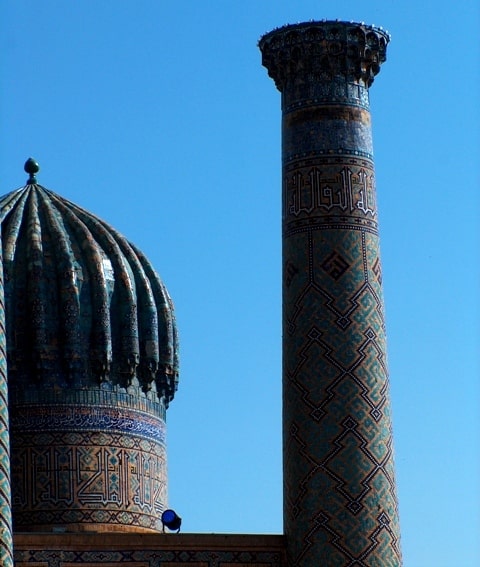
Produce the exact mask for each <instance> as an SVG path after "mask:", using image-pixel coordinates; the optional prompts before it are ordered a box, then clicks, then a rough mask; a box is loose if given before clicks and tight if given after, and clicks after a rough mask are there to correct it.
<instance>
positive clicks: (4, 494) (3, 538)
mask: <svg viewBox="0 0 480 567" xmlns="http://www.w3.org/2000/svg"><path fill="white" fill-rule="evenodd" d="M0 244H1V239H0ZM3 297H4V295H3V269H2V262H1V246H0V563H1V565H2V566H5V567H11V566H12V565H13V546H12V511H11V507H10V497H11V494H10V435H9V427H8V383H7V348H6V346H7V345H6V336H5V305H4V299H3Z"/></svg>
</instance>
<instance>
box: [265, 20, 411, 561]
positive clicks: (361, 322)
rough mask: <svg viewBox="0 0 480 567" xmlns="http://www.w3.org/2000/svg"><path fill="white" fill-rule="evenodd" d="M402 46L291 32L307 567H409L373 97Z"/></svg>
mask: <svg viewBox="0 0 480 567" xmlns="http://www.w3.org/2000/svg"><path fill="white" fill-rule="evenodd" d="M388 40H389V38H388V36H387V35H386V34H385V33H384V32H383V31H381V30H379V29H376V28H372V27H370V26H365V25H363V24H346V23H342V22H311V23H308V24H298V25H294V26H286V27H285V28H280V29H279V30H275V31H273V32H271V33H270V34H267V35H266V36H264V38H262V40H261V41H260V49H261V50H262V55H263V64H264V65H265V66H266V67H267V69H268V71H269V74H270V76H271V77H272V78H273V79H274V80H275V83H276V85H277V87H278V89H279V90H280V91H281V92H282V110H283V114H282V124H283V130H282V149H283V153H282V159H283V195H282V211H283V213H282V216H283V341H284V342H283V424H284V436H283V438H284V523H285V534H286V536H287V553H288V557H289V564H290V565H292V566H293V565H295V566H296V567H317V566H318V565H325V566H342V567H343V566H345V567H347V566H350V567H353V566H355V567H367V566H368V567H373V566H382V567H387V566H388V567H394V566H395V567H396V566H399V565H401V553H400V547H399V526H398V512H397V500H396V491H395V478H394V470H393V454H392V453H393V451H392V433H391V416H390V400H389V388H388V370H387V361H386V343H385V324H384V316H383V296H382V288H381V261H380V251H379V242H378V211H377V204H376V187H375V173H374V163H373V144H372V136H371V126H370V122H371V120H370V112H369V97H368V88H369V86H370V85H371V84H372V82H373V79H374V76H375V75H376V74H377V73H378V71H379V69H380V64H381V63H382V62H383V61H384V60H385V57H386V55H385V51H386V44H387V42H388Z"/></svg>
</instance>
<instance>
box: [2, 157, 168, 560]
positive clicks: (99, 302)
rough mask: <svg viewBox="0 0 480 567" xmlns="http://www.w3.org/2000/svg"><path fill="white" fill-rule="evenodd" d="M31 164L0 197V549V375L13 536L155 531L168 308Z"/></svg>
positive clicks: (128, 250) (148, 277)
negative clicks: (59, 530)
mask: <svg viewBox="0 0 480 567" xmlns="http://www.w3.org/2000/svg"><path fill="white" fill-rule="evenodd" d="M32 166H34V168H33V169H35V171H37V170H38V165H37V164H35V163H34V162H33V160H31V159H30V160H28V161H27V163H26V165H25V167H26V171H27V172H28V173H30V178H29V180H28V182H27V185H26V186H24V187H22V188H21V189H19V190H16V191H13V192H11V193H9V194H7V195H4V196H3V197H1V198H0V225H1V226H0V229H1V254H2V256H1V266H0V267H1V274H0V275H2V280H1V283H2V286H1V287H0V301H1V305H0V325H1V327H2V328H1V329H0V331H1V333H0V334H1V340H2V341H3V342H2V343H0V421H2V423H0V425H1V426H2V427H1V434H0V524H3V525H4V527H5V529H4V537H2V538H0V539H1V540H2V541H3V542H4V543H2V545H5V546H6V547H8V545H10V544H8V538H9V535H8V534H9V533H10V529H7V527H6V526H7V525H8V524H9V520H8V517H7V512H8V508H9V504H8V503H7V499H9V492H10V490H9V488H8V486H7V480H8V476H7V473H8V466H9V456H8V448H9V443H8V436H7V431H8V429H7V423H8V419H7V417H6V415H7V414H6V413H5V419H3V415H4V414H3V413H2V411H3V409H5V411H6V406H5V404H6V400H7V391H6V388H3V382H2V379H6V374H7V372H6V371H7V369H8V384H9V392H8V404H9V418H10V446H11V456H10V460H11V464H10V466H11V475H12V480H13V484H12V485H13V486H14V490H13V494H12V509H13V523H14V526H15V528H16V529H17V530H23V531H29V530H35V529H42V530H50V531H51V529H52V526H53V527H54V526H68V527H69V529H71V530H72V529H78V530H80V531H82V530H85V529H97V530H98V529H106V526H107V525H110V529H113V530H117V531H128V530H136V531H142V530H143V531H158V530H160V529H161V526H160V515H161V513H162V511H163V509H164V508H165V506H166V486H167V477H166V464H165V460H166V457H165V411H166V408H167V407H168V404H169V402H170V401H171V400H172V399H173V397H174V394H175V391H176V388H177V383H178V338H177V331H176V324H175V316H174V312H173V304H172V301H171V299H170V296H169V295H168V292H167V290H166V289H165V286H164V284H163V282H162V281H161V279H160V278H159V276H158V275H157V274H156V273H155V271H154V269H153V267H152V266H151V264H150V262H149V261H148V260H147V259H146V258H145V256H144V255H143V254H142V253H141V252H140V251H139V250H138V249H137V248H136V247H135V246H134V245H133V244H131V243H130V242H128V241H127V240H126V238H124V237H123V236H122V235H120V234H119V233H118V232H117V231H116V230H115V229H113V228H112V227H110V226H109V225H108V224H107V223H105V222H104V221H102V220H101V219H99V218H98V217H95V216H94V215H92V214H91V213H89V212H87V211H86V210H84V209H82V208H81V207H79V206H77V205H75V204H74V203H72V202H70V201H67V200H66V199H63V198H62V197H60V196H59V195H56V194H55V193H53V192H52V191H49V190H48V189H46V188H45V187H42V186H40V185H38V184H37V182H36V179H35V176H33V175H32V171H33V169H32ZM3 315H5V316H3ZM5 358H6V359H7V368H4V370H5V373H4V374H3V375H1V371H2V368H3V367H2V363H3V362H5ZM2 376H3V378H2ZM2 400H3V402H4V406H5V408H4V406H2ZM2 477H3V478H2ZM7 488H8V489H7ZM2 497H3V499H4V500H3V501H2ZM4 503H5V506H4ZM4 508H5V513H3V512H2V510H3V509H4ZM87 524H95V526H90V528H88V525H87ZM0 551H1V547H0ZM5 553H7V552H5Z"/></svg>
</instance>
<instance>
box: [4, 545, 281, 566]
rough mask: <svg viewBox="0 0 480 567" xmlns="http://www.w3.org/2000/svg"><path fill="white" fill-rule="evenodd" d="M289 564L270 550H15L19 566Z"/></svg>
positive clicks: (16, 563) (278, 554) (16, 561)
mask: <svg viewBox="0 0 480 567" xmlns="http://www.w3.org/2000/svg"><path fill="white" fill-rule="evenodd" d="M119 564H122V565H123V564H126V565H130V566H131V567H174V566H175V567H234V566H235V567H286V565H285V562H284V561H283V554H280V553H276V552H269V551H237V552H235V551H231V550H218V549H212V550H202V551H189V552H184V551H170V550H168V549H156V550H153V549H145V550H141V551H133V552H132V551H129V550H125V551H103V550H102V551H95V550H92V551H82V550H79V551H60V552H59V551H50V550H41V551H40V550H38V551H30V552H27V551H15V565H18V567H27V566H28V567H74V566H75V565H83V566H84V567H102V566H103V567H114V565H119Z"/></svg>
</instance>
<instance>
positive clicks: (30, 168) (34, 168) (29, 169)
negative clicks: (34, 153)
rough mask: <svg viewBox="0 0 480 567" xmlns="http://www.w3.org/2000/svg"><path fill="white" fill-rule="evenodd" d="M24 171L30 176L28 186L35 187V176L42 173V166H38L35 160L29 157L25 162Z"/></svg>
mask: <svg viewBox="0 0 480 567" xmlns="http://www.w3.org/2000/svg"><path fill="white" fill-rule="evenodd" d="M23 169H24V170H25V172H26V173H28V175H29V178H28V180H27V185H35V184H36V183H37V178H36V177H35V174H36V173H38V172H39V171H40V166H39V165H38V163H37V162H36V161H35V160H34V159H33V158H31V157H29V158H28V159H27V161H26V162H25V165H24V166H23Z"/></svg>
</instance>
